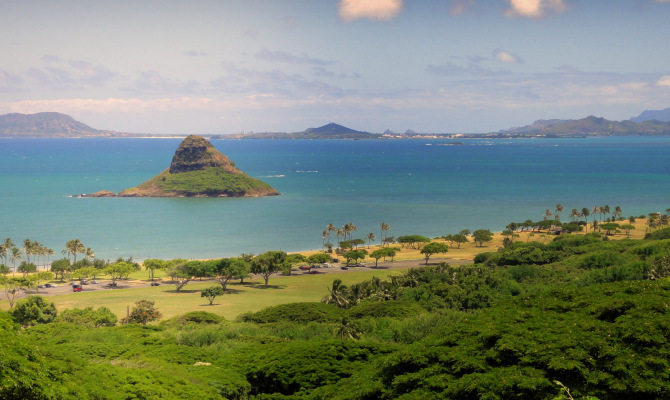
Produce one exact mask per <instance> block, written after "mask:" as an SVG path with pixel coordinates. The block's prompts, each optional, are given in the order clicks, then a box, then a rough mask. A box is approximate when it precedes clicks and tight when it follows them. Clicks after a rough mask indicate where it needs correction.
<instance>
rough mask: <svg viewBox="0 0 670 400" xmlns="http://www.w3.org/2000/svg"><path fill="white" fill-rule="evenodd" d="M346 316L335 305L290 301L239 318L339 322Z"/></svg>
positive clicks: (250, 320)
mask: <svg viewBox="0 0 670 400" xmlns="http://www.w3.org/2000/svg"><path fill="white" fill-rule="evenodd" d="M343 316H344V311H343V310H342V309H340V308H338V307H336V306H334V305H331V304H325V303H315V302H314V303H288V304H280V305H277V306H272V307H267V308H264V309H262V310H260V311H258V312H255V313H248V314H243V315H241V316H240V318H239V320H240V321H243V322H256V323H259V324H263V323H269V322H290V321H294V322H311V321H314V322H337V321H340V320H341V319H342V317H343Z"/></svg>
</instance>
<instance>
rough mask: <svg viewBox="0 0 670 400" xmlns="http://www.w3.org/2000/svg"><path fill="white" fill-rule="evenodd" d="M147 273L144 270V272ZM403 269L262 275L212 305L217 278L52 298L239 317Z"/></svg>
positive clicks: (60, 302) (119, 310)
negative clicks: (336, 283) (266, 281)
mask: <svg viewBox="0 0 670 400" xmlns="http://www.w3.org/2000/svg"><path fill="white" fill-rule="evenodd" d="M143 272H144V271H143ZM398 273H400V270H377V271H351V272H348V273H346V274H314V275H294V276H273V277H271V278H270V285H269V286H268V287H267V288H266V287H265V286H264V285H263V279H262V278H255V279H252V280H248V279H247V280H245V283H244V284H239V283H233V284H230V285H229V286H228V287H229V289H230V290H229V293H227V294H225V295H224V296H221V297H217V298H216V300H215V301H214V305H212V306H210V305H209V302H208V301H207V299H205V298H202V297H200V290H201V289H203V288H206V287H209V286H215V285H217V283H215V282H213V281H197V280H196V281H193V282H191V283H189V284H188V285H186V286H185V287H184V288H183V289H182V290H181V292H179V293H177V292H176V291H175V286H174V285H168V284H163V285H161V286H155V287H146V286H145V287H136V288H128V289H113V290H98V291H90V292H85V291H84V292H81V293H74V292H68V293H67V294H62V295H54V296H49V297H48V300H49V301H53V302H54V303H55V304H56V308H57V309H58V311H62V310H65V309H67V308H75V307H76V308H84V307H88V306H93V307H94V308H97V307H100V306H105V307H108V308H109V309H111V310H112V311H113V312H114V313H115V314H116V315H117V316H118V317H119V318H121V317H124V316H125V315H126V310H127V307H128V306H130V307H131V309H132V307H133V306H134V304H135V302H136V301H138V300H142V299H147V300H151V301H154V302H156V308H158V310H159V311H160V312H161V313H162V314H163V319H166V318H170V317H174V316H176V315H180V314H184V313H186V312H189V311H208V312H212V313H215V314H218V315H221V316H223V317H225V318H226V319H235V318H236V317H237V316H238V315H239V314H241V313H244V312H248V311H258V310H261V309H263V308H265V307H268V306H272V305H276V304H283V303H293V302H305V301H320V300H321V299H322V298H323V297H324V296H325V295H326V294H327V293H328V290H327V288H328V287H330V286H331V284H332V282H333V280H334V279H338V278H339V279H342V281H343V282H344V283H345V284H351V283H355V282H360V281H363V280H366V279H370V278H372V277H373V276H377V277H379V278H386V277H388V276H389V275H392V274H398ZM143 275H145V274H143ZM145 276H146V275H145ZM0 308H2V309H3V310H7V308H8V303H7V301H2V302H0Z"/></svg>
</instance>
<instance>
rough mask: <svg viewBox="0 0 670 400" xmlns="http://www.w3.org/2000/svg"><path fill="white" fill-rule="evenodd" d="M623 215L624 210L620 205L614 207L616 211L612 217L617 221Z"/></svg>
mask: <svg viewBox="0 0 670 400" xmlns="http://www.w3.org/2000/svg"><path fill="white" fill-rule="evenodd" d="M622 215H623V210H622V209H621V207H620V206H616V207H614V211H613V212H612V219H613V220H614V221H616V220H617V219H618V218H621V216H622Z"/></svg>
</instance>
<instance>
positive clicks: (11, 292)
mask: <svg viewBox="0 0 670 400" xmlns="http://www.w3.org/2000/svg"><path fill="white" fill-rule="evenodd" d="M0 286H2V290H3V292H4V293H5V298H6V299H7V301H8V302H9V308H12V307H14V304H16V301H17V300H18V299H20V298H22V297H24V296H26V293H27V289H28V288H30V287H32V283H31V282H29V281H28V280H27V279H24V278H8V277H7V276H5V275H0Z"/></svg>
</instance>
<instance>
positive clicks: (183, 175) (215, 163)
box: [75, 135, 279, 197]
mask: <svg viewBox="0 0 670 400" xmlns="http://www.w3.org/2000/svg"><path fill="white" fill-rule="evenodd" d="M277 195H279V192H277V190H276V189H275V188H273V187H272V186H270V185H268V184H267V183H265V182H263V181H261V180H259V179H256V178H252V177H250V176H249V175H247V174H245V173H244V172H242V171H240V170H239V169H237V168H236V167H235V163H233V162H232V161H230V159H229V158H228V157H226V156H225V155H224V154H222V153H221V152H220V151H218V150H217V149H216V148H214V146H212V144H211V143H210V142H209V141H208V140H207V139H205V138H203V137H201V136H196V135H191V136H188V137H186V138H185V139H184V140H183V141H182V142H181V144H180V145H179V148H177V151H176V152H175V153H174V157H172V163H171V164H170V168H168V169H166V170H165V171H163V172H161V173H160V174H158V175H156V176H154V177H153V178H151V179H149V180H148V181H146V182H144V183H142V184H140V185H138V186H135V187H133V188H130V189H126V190H123V191H121V192H119V193H114V192H111V191H109V190H101V191H99V192H96V193H92V194H81V195H77V196H75V197H263V196H277Z"/></svg>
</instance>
